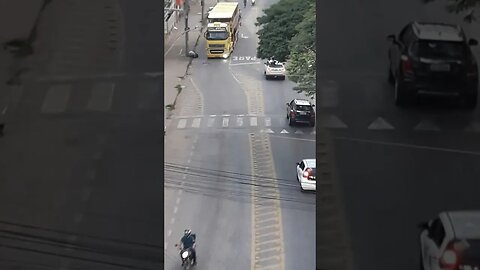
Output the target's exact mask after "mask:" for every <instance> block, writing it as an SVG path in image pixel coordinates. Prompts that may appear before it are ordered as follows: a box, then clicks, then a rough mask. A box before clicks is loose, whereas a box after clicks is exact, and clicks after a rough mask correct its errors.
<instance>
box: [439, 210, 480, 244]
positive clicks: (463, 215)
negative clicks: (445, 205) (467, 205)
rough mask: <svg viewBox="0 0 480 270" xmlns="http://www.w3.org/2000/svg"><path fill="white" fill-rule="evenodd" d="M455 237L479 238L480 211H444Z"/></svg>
mask: <svg viewBox="0 0 480 270" xmlns="http://www.w3.org/2000/svg"><path fill="white" fill-rule="evenodd" d="M445 214H446V215H447V217H448V219H449V221H450V224H451V225H452V229H453V233H454V237H455V238H457V239H480V211H450V212H445Z"/></svg>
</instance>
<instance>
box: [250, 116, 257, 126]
mask: <svg viewBox="0 0 480 270" xmlns="http://www.w3.org/2000/svg"><path fill="white" fill-rule="evenodd" d="M250 126H252V127H256V126H257V117H250Z"/></svg>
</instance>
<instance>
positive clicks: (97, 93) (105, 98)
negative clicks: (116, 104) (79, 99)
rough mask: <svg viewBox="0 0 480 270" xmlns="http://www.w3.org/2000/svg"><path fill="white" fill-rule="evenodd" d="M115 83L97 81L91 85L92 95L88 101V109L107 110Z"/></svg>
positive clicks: (110, 103)
mask: <svg viewBox="0 0 480 270" xmlns="http://www.w3.org/2000/svg"><path fill="white" fill-rule="evenodd" d="M114 89H115V84H113V83H99V84H96V85H95V86H93V89H92V96H91V98H90V100H89V101H88V105H87V107H88V109H89V110H91V111H102V112H105V111H108V110H109V109H110V106H111V105H112V98H113V91H114Z"/></svg>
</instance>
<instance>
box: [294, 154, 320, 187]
mask: <svg viewBox="0 0 480 270" xmlns="http://www.w3.org/2000/svg"><path fill="white" fill-rule="evenodd" d="M316 164H317V160H316V159H304V160H302V161H300V162H297V180H298V182H299V183H300V188H301V189H302V191H304V190H314V191H315V190H317V182H316V179H315V178H316V176H317V165H316Z"/></svg>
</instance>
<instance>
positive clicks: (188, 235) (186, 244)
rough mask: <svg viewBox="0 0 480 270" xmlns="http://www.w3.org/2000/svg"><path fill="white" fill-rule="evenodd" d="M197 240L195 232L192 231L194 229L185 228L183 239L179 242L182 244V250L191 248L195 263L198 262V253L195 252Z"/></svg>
mask: <svg viewBox="0 0 480 270" xmlns="http://www.w3.org/2000/svg"><path fill="white" fill-rule="evenodd" d="M196 240H197V236H196V235H195V234H194V233H192V230H190V229H185V231H184V234H183V237H182V239H180V244H179V245H181V248H182V250H183V249H190V251H191V252H192V260H193V265H196V264H197V254H196V252H195V241H196ZM180 256H181V255H180ZM182 261H183V260H182Z"/></svg>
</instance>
